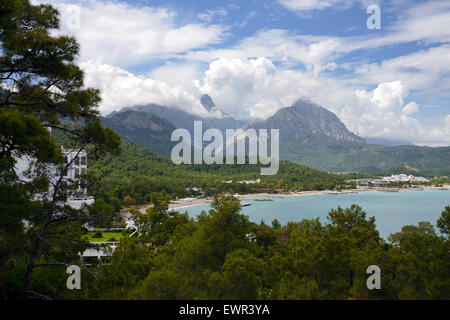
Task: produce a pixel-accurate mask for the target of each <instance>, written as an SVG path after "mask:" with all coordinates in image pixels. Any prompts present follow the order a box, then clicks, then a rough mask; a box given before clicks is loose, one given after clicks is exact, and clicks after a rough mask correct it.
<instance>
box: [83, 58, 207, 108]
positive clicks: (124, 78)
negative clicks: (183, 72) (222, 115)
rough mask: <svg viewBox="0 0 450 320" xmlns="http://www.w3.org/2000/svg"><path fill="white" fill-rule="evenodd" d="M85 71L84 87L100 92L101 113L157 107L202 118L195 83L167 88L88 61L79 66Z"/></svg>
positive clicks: (199, 93)
mask: <svg viewBox="0 0 450 320" xmlns="http://www.w3.org/2000/svg"><path fill="white" fill-rule="evenodd" d="M80 67H81V68H82V69H83V70H84V71H85V74H86V77H85V78H86V80H85V84H86V86H89V87H95V88H99V89H100V90H101V96H102V103H101V107H100V111H101V113H102V114H108V113H110V112H112V111H117V110H120V109H121V108H122V107H125V106H133V105H137V104H148V103H156V104H161V105H166V106H169V107H179V108H182V109H184V110H186V111H188V112H191V113H194V114H199V115H202V113H203V112H205V110H204V109H203V107H202V106H201V105H200V101H199V97H200V95H201V92H200V91H199V90H198V87H196V85H195V83H192V84H190V85H186V86H184V87H183V86H180V85H176V86H174V85H168V84H167V83H165V82H163V81H161V80H155V79H151V78H149V77H145V76H136V75H134V74H132V73H130V72H128V71H126V70H123V69H121V68H119V67H114V66H111V65H108V64H103V63H99V62H95V61H93V60H89V61H87V62H83V63H81V64H80Z"/></svg>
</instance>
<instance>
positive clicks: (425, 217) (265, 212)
mask: <svg viewBox="0 0 450 320" xmlns="http://www.w3.org/2000/svg"><path fill="white" fill-rule="evenodd" d="M272 199H273V200H274V201H254V200H244V201H245V202H248V203H250V204H251V205H250V206H247V207H243V208H242V211H241V212H242V213H243V214H245V215H247V216H249V218H250V220H251V221H254V222H257V223H259V222H260V221H261V219H264V221H265V222H266V223H267V224H270V223H271V222H272V220H273V219H275V218H276V219H278V221H279V222H280V223H281V224H282V225H284V224H286V223H287V222H289V221H296V222H297V221H301V220H302V219H315V218H317V217H319V218H320V221H321V222H322V223H326V222H327V219H326V217H327V215H328V212H329V211H330V209H333V208H337V207H338V206H341V207H343V208H346V207H350V206H351V205H352V204H353V203H355V204H358V205H359V206H361V207H362V208H363V210H364V211H365V212H366V213H367V216H369V217H370V216H375V219H376V220H375V223H376V225H377V229H378V231H380V235H381V236H382V237H383V238H385V239H387V237H388V236H389V235H390V234H391V233H394V232H398V231H400V230H401V228H402V227H403V226H405V225H411V224H412V225H417V223H418V222H420V221H429V222H430V223H432V224H433V225H434V226H436V220H437V219H438V218H439V217H440V215H441V212H442V211H443V210H444V207H445V206H447V205H450V190H424V191H409V190H408V191H400V192H361V193H352V194H340V195H329V194H315V195H299V196H286V197H284V198H272ZM209 209H210V206H209V204H200V205H194V206H191V207H188V208H183V209H181V208H180V209H178V211H180V212H184V211H187V212H188V214H189V215H190V216H192V217H195V216H196V215H198V214H199V213H200V212H201V211H202V210H206V211H207V210H209Z"/></svg>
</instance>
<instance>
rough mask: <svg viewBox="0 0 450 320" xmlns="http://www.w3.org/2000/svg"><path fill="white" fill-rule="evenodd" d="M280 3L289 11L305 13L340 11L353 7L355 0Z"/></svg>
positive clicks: (289, 0)
mask: <svg viewBox="0 0 450 320" xmlns="http://www.w3.org/2000/svg"><path fill="white" fill-rule="evenodd" d="M278 2H279V3H280V4H281V5H283V6H284V7H286V8H287V9H289V10H292V11H296V12H304V11H311V10H324V9H330V8H338V9H340V10H343V9H346V8H348V7H350V6H352V5H353V4H354V3H355V2H356V1H354V0H278Z"/></svg>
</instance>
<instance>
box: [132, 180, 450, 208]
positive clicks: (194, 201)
mask: <svg viewBox="0 0 450 320" xmlns="http://www.w3.org/2000/svg"><path fill="white" fill-rule="evenodd" d="M443 188H444V189H445V188H446V189H447V190H448V189H450V186H444V187H443ZM433 189H442V188H437V187H428V186H421V187H420V188H401V189H391V190H390V191H389V192H397V191H407V190H413V191H420V190H433ZM386 191H388V189H386V188H370V189H351V190H343V191H334V190H322V191H301V192H285V193H276V194H273V193H255V194H244V195H236V197H237V198H238V199H239V200H241V201H245V200H255V199H265V198H267V199H270V198H283V197H292V196H305V195H321V194H333V195H338V194H350V193H360V192H386ZM211 201H212V198H211V197H208V198H182V199H177V200H172V201H170V204H169V209H183V208H188V207H191V206H195V205H200V204H206V203H210V202H211ZM151 206H152V204H148V205H143V206H137V207H135V209H138V210H139V211H141V212H145V210H146V209H147V208H149V207H151ZM124 210H126V211H128V210H127V209H124Z"/></svg>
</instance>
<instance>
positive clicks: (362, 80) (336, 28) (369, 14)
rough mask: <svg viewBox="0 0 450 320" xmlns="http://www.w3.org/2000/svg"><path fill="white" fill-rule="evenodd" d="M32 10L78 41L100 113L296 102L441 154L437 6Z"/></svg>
mask: <svg viewBox="0 0 450 320" xmlns="http://www.w3.org/2000/svg"><path fill="white" fill-rule="evenodd" d="M32 2H33V3H51V4H53V5H54V6H55V7H56V8H57V9H58V10H59V12H60V14H61V26H60V30H59V31H55V34H67V35H71V36H74V37H76V38H77V40H78V41H79V43H80V46H81V50H80V55H79V57H78V61H77V62H78V64H79V66H80V67H81V68H82V69H83V70H84V71H85V84H86V86H89V87H96V88H99V89H101V92H102V103H101V105H100V111H101V113H102V114H104V115H106V114H109V113H111V112H112V111H117V110H120V109H121V108H122V107H125V106H132V105H137V104H147V103H157V104H162V105H166V106H169V107H178V108H182V109H184V110H186V111H188V112H191V113H194V114H198V115H205V114H206V112H207V111H206V110H205V109H203V107H202V106H201V104H200V96H201V95H202V94H204V93H207V94H209V95H210V96H211V97H212V99H213V100H214V102H215V104H216V105H217V106H218V107H219V108H220V109H222V110H223V111H225V112H226V113H227V114H229V115H231V116H233V117H235V118H238V119H248V118H267V117H269V116H271V115H272V114H274V113H275V112H276V111H277V110H278V109H280V108H283V107H287V106H289V105H291V104H292V103H293V102H295V101H296V100H297V99H299V98H302V97H305V98H308V99H310V100H312V101H314V102H316V103H318V104H319V105H321V106H323V107H324V108H327V109H328V110H330V111H332V112H334V113H335V114H336V115H337V116H338V117H339V118H340V119H341V120H342V121H343V122H344V124H345V125H346V126H347V128H348V129H349V130H351V131H353V132H355V133H357V134H359V135H360V136H363V137H372V138H385V139H391V140H403V141H410V142H413V143H415V144H418V145H428V146H448V145H450V76H449V75H450V27H449V24H450V1H448V0H445V1H439V0H438V1H412V0H394V1H388V0H273V1H269V0H245V1H236V0H230V1H219V0H208V1H204V0H183V1H173V0H165V1H160V0H155V1H150V0H135V1H132V0H117V1H106V0H70V1H69V0H32ZM373 5H376V6H378V8H379V9H380V11H379V13H380V14H379V17H380V25H379V26H380V28H368V25H367V20H368V19H369V22H373V21H374V20H373V18H374V17H373V14H374V13H375V12H376V11H372V10H369V11H368V7H369V6H373ZM371 8H372V7H371ZM280 129H282V128H280Z"/></svg>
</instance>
